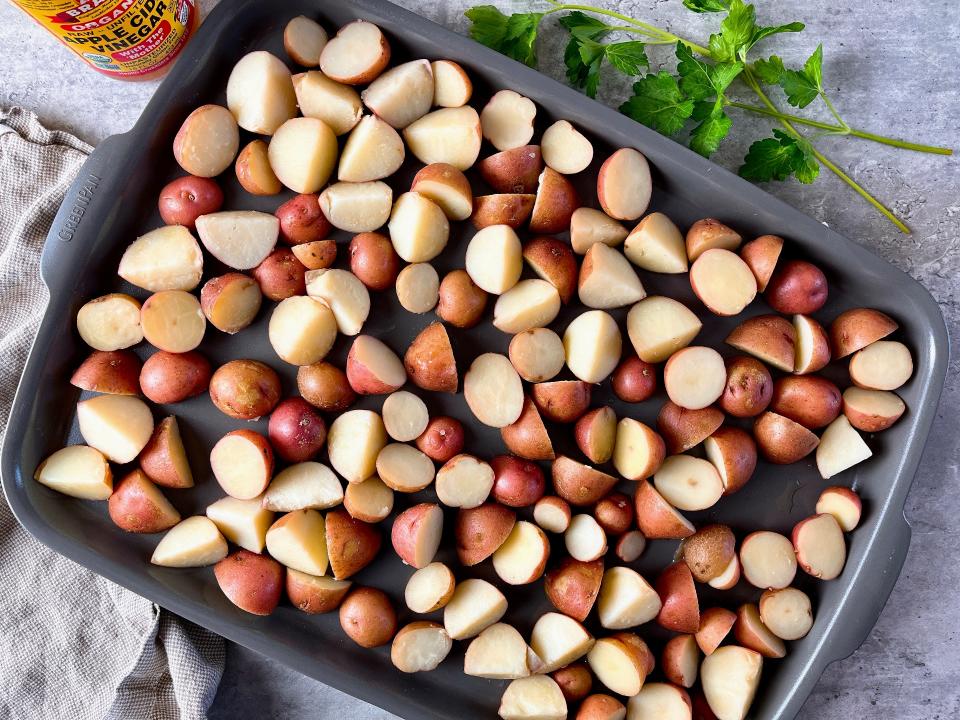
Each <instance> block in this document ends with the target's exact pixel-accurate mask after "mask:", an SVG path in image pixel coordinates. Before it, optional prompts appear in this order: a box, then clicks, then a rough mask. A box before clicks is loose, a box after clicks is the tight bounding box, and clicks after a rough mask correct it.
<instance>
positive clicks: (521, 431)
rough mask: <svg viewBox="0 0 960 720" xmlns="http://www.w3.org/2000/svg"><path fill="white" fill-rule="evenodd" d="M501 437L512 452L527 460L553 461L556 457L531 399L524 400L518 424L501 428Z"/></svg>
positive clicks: (538, 412)
mask: <svg viewBox="0 0 960 720" xmlns="http://www.w3.org/2000/svg"><path fill="white" fill-rule="evenodd" d="M500 437H501V438H502V439H503V444H504V445H506V446H507V449H508V450H509V451H510V452H512V453H513V454H514V455H519V456H520V457H522V458H526V459H527V460H553V459H554V458H555V457H556V455H555V454H554V452H553V443H552V442H551V441H550V436H549V435H548V434H547V428H546V427H545V426H544V424H543V419H542V418H541V417H540V411H539V410H537V406H536V405H535V404H534V402H533V400H531V399H530V398H529V397H527V398H524V400H523V409H522V410H521V411H520V417H518V418H517V420H516V422H514V423H513V424H512V425H507V426H506V427H504V428H500Z"/></svg>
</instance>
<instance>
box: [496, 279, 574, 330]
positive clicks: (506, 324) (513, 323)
mask: <svg viewBox="0 0 960 720" xmlns="http://www.w3.org/2000/svg"><path fill="white" fill-rule="evenodd" d="M559 312H560V293H558V292H557V289H556V288H555V287H553V285H551V284H550V283H549V282H547V281H546V280H539V279H536V280H521V281H520V282H518V283H517V284H516V285H514V286H513V287H512V288H510V289H509V290H507V291H506V292H504V293H503V294H502V295H501V296H500V297H499V298H497V302H496V304H495V305H494V306H493V326H494V327H495V328H497V329H498V330H500V331H501V332H505V333H508V334H511V335H515V334H516V333H521V332H525V331H526V330H532V329H533V328H542V327H545V326H546V325H549V324H550V323H551V322H553V320H554V319H555V318H556V317H557V314H558V313H559Z"/></svg>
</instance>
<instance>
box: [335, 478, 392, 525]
mask: <svg viewBox="0 0 960 720" xmlns="http://www.w3.org/2000/svg"><path fill="white" fill-rule="evenodd" d="M343 506H344V508H346V510H347V512H348V513H350V515H351V516H352V517H355V518H356V519H357V520H362V521H363V522H368V523H377V522H380V521H381V520H383V519H384V518H386V517H387V516H388V515H389V514H390V512H391V511H392V510H393V490H392V489H391V488H389V487H387V486H386V484H385V483H384V482H383V480H381V479H380V478H378V477H377V476H376V475H374V476H372V477H368V478H367V479H366V480H364V481H362V482H358V483H347V489H346V490H344V491H343Z"/></svg>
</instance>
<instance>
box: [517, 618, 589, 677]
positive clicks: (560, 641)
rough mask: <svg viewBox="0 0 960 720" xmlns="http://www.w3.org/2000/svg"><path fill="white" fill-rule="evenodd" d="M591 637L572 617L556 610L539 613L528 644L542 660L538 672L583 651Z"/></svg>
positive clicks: (551, 668) (581, 653) (559, 663)
mask: <svg viewBox="0 0 960 720" xmlns="http://www.w3.org/2000/svg"><path fill="white" fill-rule="evenodd" d="M591 647H593V637H592V636H591V635H590V633H588V632H587V631H586V629H585V628H584V627H583V625H581V624H580V623H578V622H577V621H576V620H574V619H573V618H572V617H569V616H567V615H563V614H561V613H558V612H548V613H544V614H543V615H541V616H540V618H539V619H538V620H537V622H536V623H534V626H533V630H532V631H531V632H530V648H531V649H532V650H533V651H534V652H535V653H536V654H537V657H539V658H540V660H542V661H543V666H542V667H541V668H540V672H543V673H549V672H553V671H554V670H557V669H559V668H562V667H565V666H566V665H569V664H570V663H572V662H573V661H574V660H577V659H579V658H581V657H583V656H584V655H586V654H587V653H588V652H589V651H590V648H591Z"/></svg>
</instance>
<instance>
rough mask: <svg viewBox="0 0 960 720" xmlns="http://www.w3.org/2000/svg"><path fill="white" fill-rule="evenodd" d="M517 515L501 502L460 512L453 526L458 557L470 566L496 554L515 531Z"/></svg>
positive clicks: (485, 504) (462, 563)
mask: <svg viewBox="0 0 960 720" xmlns="http://www.w3.org/2000/svg"><path fill="white" fill-rule="evenodd" d="M516 521H517V514H516V513H515V512H514V511H513V510H511V509H510V508H507V507H504V506H503V505H499V504H498V503H484V504H483V505H480V506H479V507H475V508H468V509H460V510H459V511H458V512H457V519H456V524H455V526H454V533H453V534H454V537H455V538H456V545H457V558H458V559H459V560H460V564H461V565H465V566H467V567H470V566H471V565H476V564H477V563H481V562H483V561H484V560H486V559H487V558H488V557H490V556H491V555H493V553H494V552H496V550H497V548H499V547H500V546H501V545H502V544H503V541H504V540H506V539H507V536H508V535H509V534H510V532H511V531H512V530H513V526H514V524H515V523H516Z"/></svg>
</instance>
